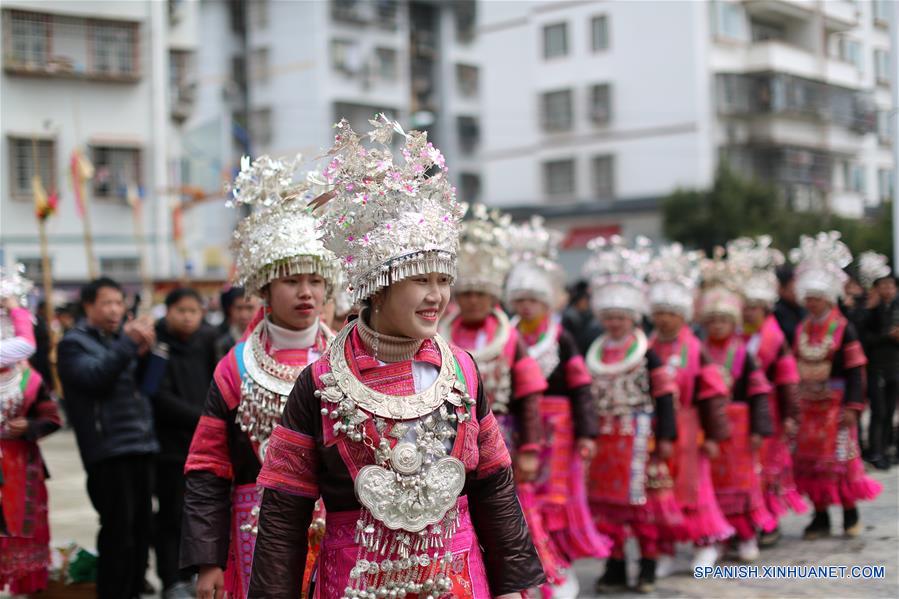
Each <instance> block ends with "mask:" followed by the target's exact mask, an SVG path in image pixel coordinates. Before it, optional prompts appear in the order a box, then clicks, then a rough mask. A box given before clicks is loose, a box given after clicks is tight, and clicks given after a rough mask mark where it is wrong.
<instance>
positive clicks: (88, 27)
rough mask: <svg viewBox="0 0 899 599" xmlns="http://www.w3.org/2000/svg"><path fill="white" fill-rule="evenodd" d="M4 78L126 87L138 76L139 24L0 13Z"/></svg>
mask: <svg viewBox="0 0 899 599" xmlns="http://www.w3.org/2000/svg"><path fill="white" fill-rule="evenodd" d="M3 28H4V42H3V66H4V68H5V69H6V71H7V72H8V73H12V74H28V75H42V76H48V77H55V76H64V77H86V78H102V79H104V80H113V81H125V82H131V81H134V80H136V78H137V76H138V75H139V74H140V73H139V71H140V69H139V63H138V58H137V57H138V56H139V48H138V46H139V41H138V37H139V36H138V32H139V24H138V23H136V22H129V21H113V20H108V19H96V18H90V19H87V18H83V17H72V16H67V15H58V14H49V13H40V12H28V11H21V10H4V11H3Z"/></svg>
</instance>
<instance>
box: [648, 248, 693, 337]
mask: <svg viewBox="0 0 899 599" xmlns="http://www.w3.org/2000/svg"><path fill="white" fill-rule="evenodd" d="M702 258H703V253H702V252H700V251H690V252H688V251H686V250H684V246H682V245H681V244H679V243H671V244H668V245H665V246H662V247H660V248H659V249H658V252H657V254H656V255H655V256H653V258H652V261H651V262H650V263H649V267H648V268H647V272H646V282H647V283H648V284H649V307H650V309H651V310H660V311H671V312H674V313H676V314H680V315H681V316H683V318H684V320H690V319H691V318H693V305H694V303H695V301H696V286H697V285H698V284H699V272H700V271H699V269H700V264H701V262H702Z"/></svg>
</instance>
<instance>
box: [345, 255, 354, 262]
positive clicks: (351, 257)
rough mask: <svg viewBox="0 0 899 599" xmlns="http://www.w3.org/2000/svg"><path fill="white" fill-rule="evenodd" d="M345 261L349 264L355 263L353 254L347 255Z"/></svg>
mask: <svg viewBox="0 0 899 599" xmlns="http://www.w3.org/2000/svg"><path fill="white" fill-rule="evenodd" d="M343 261H344V262H346V263H347V264H352V263H353V256H352V255H350V256H347V257H346V258H344V259H343Z"/></svg>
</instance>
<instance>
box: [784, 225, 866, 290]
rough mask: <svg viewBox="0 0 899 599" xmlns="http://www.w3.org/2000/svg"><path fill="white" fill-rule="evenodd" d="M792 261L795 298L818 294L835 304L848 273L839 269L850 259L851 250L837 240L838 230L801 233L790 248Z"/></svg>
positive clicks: (849, 262) (847, 264)
mask: <svg viewBox="0 0 899 599" xmlns="http://www.w3.org/2000/svg"><path fill="white" fill-rule="evenodd" d="M790 260H791V261H792V262H793V263H794V264H796V295H797V297H798V298H799V300H800V301H801V300H804V299H805V298H807V297H820V298H823V299H826V300H827V301H829V302H830V303H832V304H835V303H836V302H837V300H838V299H840V298H841V297H842V296H843V286H844V285H845V284H846V281H847V280H848V278H849V277H848V276H847V275H846V273H845V272H843V269H844V268H846V267H847V266H849V264H851V263H852V252H850V251H849V248H848V247H847V246H846V244H845V243H843V242H842V241H840V233H839V231H830V232H824V231H822V232H820V233H818V234H817V235H816V236H814V237H809V236H808V235H803V236H802V237H800V238H799V247H798V248H795V249H793V250H792V251H790Z"/></svg>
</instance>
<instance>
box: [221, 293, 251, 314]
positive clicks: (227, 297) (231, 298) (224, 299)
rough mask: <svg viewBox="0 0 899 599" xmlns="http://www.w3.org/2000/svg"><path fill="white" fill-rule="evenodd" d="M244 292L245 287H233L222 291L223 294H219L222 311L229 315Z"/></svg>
mask: <svg viewBox="0 0 899 599" xmlns="http://www.w3.org/2000/svg"><path fill="white" fill-rule="evenodd" d="M244 293H245V292H244V288H243V287H231V288H230V289H228V290H227V291H222V293H221V295H219V304H221V306H222V312H223V313H224V314H225V315H227V314H228V312H229V311H230V310H231V306H233V305H234V302H236V301H237V300H239V299H240V298H242V297H243V296H244Z"/></svg>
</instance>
